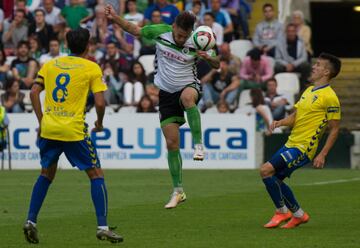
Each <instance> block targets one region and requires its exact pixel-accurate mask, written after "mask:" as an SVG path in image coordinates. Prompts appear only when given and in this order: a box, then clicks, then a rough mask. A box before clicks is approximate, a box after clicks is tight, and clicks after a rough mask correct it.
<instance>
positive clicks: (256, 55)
mask: <svg viewBox="0 0 360 248" xmlns="http://www.w3.org/2000/svg"><path fill="white" fill-rule="evenodd" d="M248 55H249V57H250V58H251V60H255V61H259V60H260V58H261V51H260V49H259V48H254V49H251V50H250V51H249V53H248Z"/></svg>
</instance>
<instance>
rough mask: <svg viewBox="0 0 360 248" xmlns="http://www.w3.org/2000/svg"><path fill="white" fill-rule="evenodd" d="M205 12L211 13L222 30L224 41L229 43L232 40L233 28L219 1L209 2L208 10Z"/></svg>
mask: <svg viewBox="0 0 360 248" xmlns="http://www.w3.org/2000/svg"><path fill="white" fill-rule="evenodd" d="M206 12H212V13H213V14H214V16H215V21H216V22H217V23H219V24H220V25H221V26H223V28H224V41H226V42H230V41H232V39H233V33H234V27H233V23H232V21H231V18H230V15H229V13H228V12H227V11H226V10H224V9H222V8H221V3H220V0H211V5H210V9H208V10H207V11H206Z"/></svg>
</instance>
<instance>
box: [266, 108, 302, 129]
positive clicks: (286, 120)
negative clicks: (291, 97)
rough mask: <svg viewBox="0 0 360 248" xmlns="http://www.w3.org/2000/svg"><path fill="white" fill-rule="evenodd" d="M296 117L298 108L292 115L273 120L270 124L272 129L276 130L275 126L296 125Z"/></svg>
mask: <svg viewBox="0 0 360 248" xmlns="http://www.w3.org/2000/svg"><path fill="white" fill-rule="evenodd" d="M295 118H296V110H295V111H294V112H293V113H292V114H291V115H289V116H287V117H286V118H284V119H282V120H279V121H273V122H272V123H271V125H270V130H271V131H274V129H275V128H277V127H282V126H286V127H292V126H294V123H295Z"/></svg>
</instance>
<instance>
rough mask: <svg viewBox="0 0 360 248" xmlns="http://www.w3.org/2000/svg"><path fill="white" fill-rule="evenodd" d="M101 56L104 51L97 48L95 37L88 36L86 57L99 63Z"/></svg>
mask: <svg viewBox="0 0 360 248" xmlns="http://www.w3.org/2000/svg"><path fill="white" fill-rule="evenodd" d="M103 56H104V53H103V52H102V51H101V50H100V49H98V43H97V41H96V38H95V37H92V38H90V40H89V51H88V57H87V59H89V60H91V61H93V62H95V63H97V64H99V63H100V60H101V58H102V57H103Z"/></svg>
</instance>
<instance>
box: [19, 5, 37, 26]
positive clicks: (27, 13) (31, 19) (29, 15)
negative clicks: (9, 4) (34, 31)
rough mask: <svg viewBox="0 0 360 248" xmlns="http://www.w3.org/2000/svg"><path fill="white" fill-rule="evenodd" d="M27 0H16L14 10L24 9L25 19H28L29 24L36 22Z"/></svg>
mask: <svg viewBox="0 0 360 248" xmlns="http://www.w3.org/2000/svg"><path fill="white" fill-rule="evenodd" d="M26 5H27V0H15V5H14V11H15V12H16V10H23V11H24V12H25V19H26V20H27V23H28V25H31V24H33V23H34V22H35V20H34V16H33V15H32V13H31V11H30V10H29V9H28V8H27V6H26Z"/></svg>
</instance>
